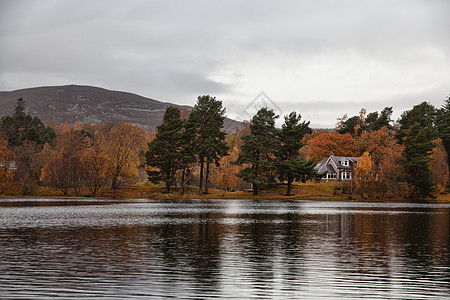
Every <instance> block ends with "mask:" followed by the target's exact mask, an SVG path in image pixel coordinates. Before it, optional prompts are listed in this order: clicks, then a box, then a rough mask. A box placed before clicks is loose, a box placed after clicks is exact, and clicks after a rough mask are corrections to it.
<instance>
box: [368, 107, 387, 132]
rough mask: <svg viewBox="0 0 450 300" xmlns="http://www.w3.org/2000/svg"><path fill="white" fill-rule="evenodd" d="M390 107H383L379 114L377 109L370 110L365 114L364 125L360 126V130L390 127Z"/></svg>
mask: <svg viewBox="0 0 450 300" xmlns="http://www.w3.org/2000/svg"><path fill="white" fill-rule="evenodd" d="M391 115H392V107H385V108H384V109H383V110H382V111H381V113H380V114H378V112H377V111H375V112H371V113H369V114H368V115H367V118H366V119H365V122H364V125H363V126H362V127H361V128H360V129H361V131H377V130H379V129H381V128H383V127H386V128H387V129H388V130H391V129H392V125H391V122H392V119H391Z"/></svg>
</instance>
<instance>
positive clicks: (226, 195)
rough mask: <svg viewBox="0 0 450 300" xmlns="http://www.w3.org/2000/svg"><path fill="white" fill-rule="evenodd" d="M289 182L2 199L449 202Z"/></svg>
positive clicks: (45, 191)
mask: <svg viewBox="0 0 450 300" xmlns="http://www.w3.org/2000/svg"><path fill="white" fill-rule="evenodd" d="M285 189H286V186H284V185H279V186H277V187H276V188H275V189H273V190H263V191H261V192H260V193H259V194H258V195H253V193H252V192H251V191H235V192H230V191H227V192H224V191H223V190H220V189H210V190H209V191H210V193H209V194H203V195H198V193H197V191H198V188H197V187H188V188H185V194H184V195H179V189H178V188H173V189H172V192H171V193H170V194H166V193H164V191H165V188H164V187H160V186H135V185H125V186H120V187H119V188H118V189H116V190H112V189H110V188H102V189H101V190H100V191H99V192H98V193H97V194H95V195H92V194H90V193H89V191H88V190H87V189H83V190H82V192H81V195H79V196H77V195H75V193H73V191H70V193H68V194H67V195H64V194H63V193H62V192H61V191H59V190H56V189H50V188H40V189H38V190H37V191H36V193H34V194H33V195H27V196H22V195H21V193H19V191H16V192H15V193H10V194H8V195H0V202H1V201H2V199H49V200H52V199H54V200H56V199H62V200H64V199H66V200H73V201H77V200H83V201H80V202H86V201H89V199H91V200H92V199H101V200H105V201H108V200H110V201H112V202H114V201H115V200H121V201H125V200H130V201H132V200H139V199H152V200H207V199H209V200H255V201H258V200H262V201H263V200H280V201H329V202H339V201H340V202H368V203H369V202H373V203H436V204H439V203H450V194H448V193H447V194H444V195H439V196H438V197H437V198H436V199H428V200H421V201H419V200H417V199H410V198H400V197H397V198H368V199H363V198H361V197H351V196H350V195H349V194H343V193H342V188H341V183H339V182H324V183H297V184H295V185H293V194H294V195H292V196H285V195H284V193H285Z"/></svg>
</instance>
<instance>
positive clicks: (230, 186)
mask: <svg viewBox="0 0 450 300" xmlns="http://www.w3.org/2000/svg"><path fill="white" fill-rule="evenodd" d="M244 134H246V129H244V130H240V131H237V132H235V133H232V134H229V135H228V136H227V144H228V147H229V148H230V149H231V151H230V155H227V156H224V157H222V158H221V160H220V166H219V167H218V168H216V175H215V180H216V185H217V187H218V188H221V189H223V190H224V192H227V191H235V190H237V189H244V188H245V186H246V184H245V182H244V181H243V180H242V179H241V178H239V177H238V176H237V175H236V174H237V173H239V171H240V170H242V169H243V168H244V167H243V166H242V165H236V164H235V163H233V162H235V161H236V160H237V159H238V157H239V153H240V146H241V145H242V140H241V137H242V135H244Z"/></svg>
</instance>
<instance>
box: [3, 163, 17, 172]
mask: <svg viewBox="0 0 450 300" xmlns="http://www.w3.org/2000/svg"><path fill="white" fill-rule="evenodd" d="M0 168H6V169H8V170H12V171H15V170H17V165H16V162H15V161H0Z"/></svg>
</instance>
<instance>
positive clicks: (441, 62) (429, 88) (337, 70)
mask: <svg viewBox="0 0 450 300" xmlns="http://www.w3.org/2000/svg"><path fill="white" fill-rule="evenodd" d="M449 13H450V1H448V0H395V1H393V0H367V1H365V0H353V1H351V0H340V1H335V0H292V1H287V0H286V1H280V0H277V1H261V0H259V1H257V0H255V1H230V0H227V1H211V0H205V1H186V0H180V1H134V0H127V1H123V0H119V1H114V0H107V1H98V0H96V1H90V0H74V1H66V0H54V1H47V0H39V1H22V0H11V1H9V0H0V90H1V91H10V90H16V89H21V88H28V87H34V86H43V85H63V84H81V85H93V86H99V87H103V88H107V89H112V90H121V91H127V92H132V93H136V94H140V95H143V96H146V97H150V98H153V99H157V100H161V101H168V102H173V103H177V104H187V105H194V104H195V102H196V98H197V96H198V95H203V94H209V95H212V96H216V97H217V99H219V100H222V101H223V103H224V106H225V107H226V108H227V114H228V115H229V116H230V117H233V118H236V119H240V120H242V119H248V118H249V117H248V115H247V113H249V112H250V111H251V110H252V107H253V108H255V107H256V106H258V105H260V104H261V103H266V104H268V105H269V106H270V105H273V107H272V108H274V109H275V110H276V111H277V112H278V113H280V114H283V115H284V114H288V113H289V112H291V111H293V110H295V111H297V112H298V113H300V114H301V115H302V116H303V119H304V120H308V121H311V126H312V127H334V125H335V123H336V118H337V117H340V116H342V115H343V114H345V113H348V115H349V116H353V115H356V114H357V113H358V112H359V110H360V109H361V108H362V107H365V108H367V110H368V112H371V111H381V110H382V109H383V108H384V107H386V106H393V109H394V118H397V117H398V116H399V115H400V114H401V113H402V112H403V111H404V110H406V109H411V108H412V106H413V105H416V104H419V103H420V102H422V101H428V102H430V103H432V104H433V105H435V106H436V107H441V105H442V104H443V101H444V99H446V98H447V96H448V95H449V94H450V17H449ZM261 92H263V93H264V94H263V95H262V96H260V97H258V95H260V93H261ZM261 98H262V99H261Z"/></svg>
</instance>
